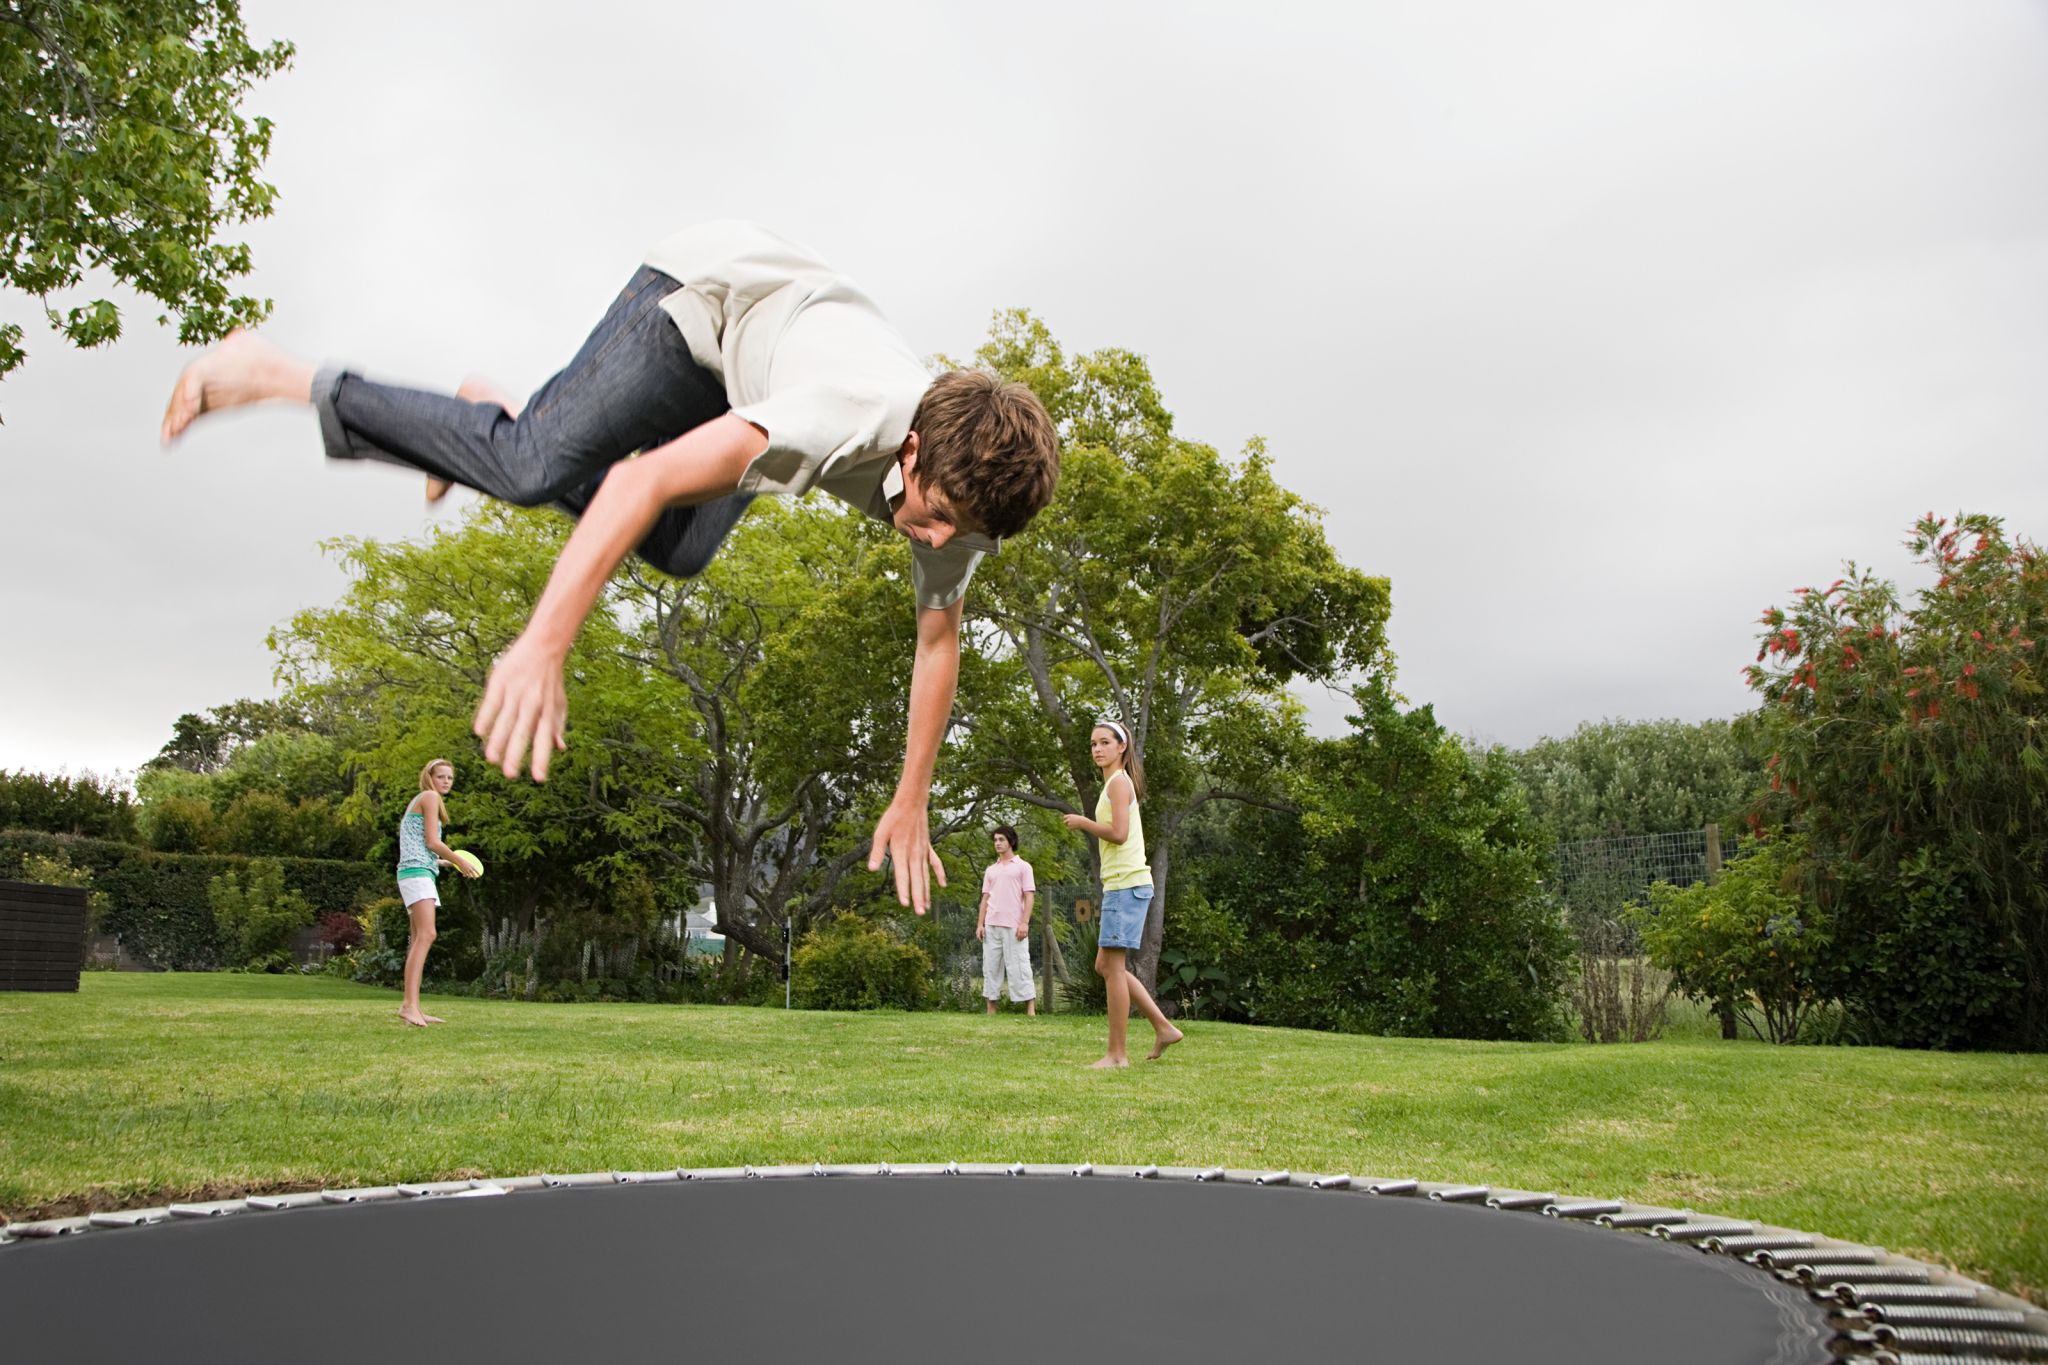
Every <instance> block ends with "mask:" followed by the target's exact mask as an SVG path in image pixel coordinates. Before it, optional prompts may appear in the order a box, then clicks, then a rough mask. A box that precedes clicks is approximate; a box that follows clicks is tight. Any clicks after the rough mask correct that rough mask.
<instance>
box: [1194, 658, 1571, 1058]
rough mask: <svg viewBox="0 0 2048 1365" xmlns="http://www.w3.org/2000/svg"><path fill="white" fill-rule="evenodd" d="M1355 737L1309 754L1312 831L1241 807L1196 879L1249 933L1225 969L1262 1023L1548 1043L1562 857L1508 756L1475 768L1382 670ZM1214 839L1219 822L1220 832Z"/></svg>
mask: <svg viewBox="0 0 2048 1365" xmlns="http://www.w3.org/2000/svg"><path fill="white" fill-rule="evenodd" d="M1353 698H1354V700H1355V702H1356V704H1357V712H1356V714H1355V715H1353V716H1352V718H1351V723H1352V732H1351V733H1350V734H1349V735H1346V736H1344V737H1342V738H1340V739H1332V740H1305V741H1303V744H1302V751H1301V753H1300V754H1299V756H1298V758H1297V759H1296V761H1294V762H1293V763H1292V764H1290V765H1289V770H1290V775H1289V780H1290V789H1291V790H1292V792H1293V793H1294V795H1295V796H1296V798H1297V800H1298V802H1299V806H1300V814H1299V815H1298V816H1294V815H1288V814H1285V813H1281V812H1275V811H1272V810H1269V809H1266V808H1262V807H1251V806H1244V807H1240V808H1239V809H1237V810H1236V811H1235V812H1234V813H1233V814H1232V815H1231V817H1230V818H1229V820H1228V823H1227V828H1226V830H1225V831H1224V832H1223V837H1220V838H1219V837H1216V835H1215V833H1214V832H1212V831H1208V830H1205V831H1204V833H1205V835H1206V836H1207V837H1205V838H1204V839H1203V840H1202V845H1203V848H1202V851H1201V853H1200V855H1199V861H1198V862H1193V863H1191V865H1190V866H1189V867H1188V869H1187V871H1188V872H1189V873H1190V874H1192V875H1191V876H1190V877H1189V878H1188V879H1187V880H1188V882H1189V883H1190V885H1191V886H1195V885H1198V886H1199V888H1200V895H1201V899H1202V900H1204V901H1205V902H1206V903H1207V905H1208V906H1210V907H1211V908H1212V909H1214V910H1215V911H1218V912H1221V913H1222V914H1224V915H1226V916H1228V917H1229V918H1230V919H1231V920H1232V921H1234V922H1235V924H1236V925H1237V926H1238V934H1237V935H1236V937H1237V938H1238V940H1239V946H1233V947H1229V948H1226V950H1225V951H1224V953H1223V954H1222V956H1221V958H1220V959H1219V960H1218V961H1217V962H1216V963H1215V965H1217V966H1218V967H1220V968H1221V969H1222V976H1223V977H1224V978H1225V979H1227V980H1228V981H1229V982H1231V983H1232V985H1233V987H1234V990H1235V993H1236V994H1237V995H1238V997H1239V998H1240V999H1241V1001H1242V1004H1243V1012H1244V1013H1245V1015H1246V1016H1247V1017H1248V1018H1250V1019H1251V1020H1252V1021H1254V1022H1258V1023H1270V1024H1282V1025H1288V1026H1292V1027H1305V1028H1326V1029H1339V1030H1345V1031H1354V1032H1368V1033H1382V1034H1400V1035H1413V1036H1424V1037H1427V1036H1435V1037H1456V1038H1522V1039H1540V1038H1552V1037H1556V1036H1558V1034H1559V1033H1560V1032H1561V1029H1562V1022H1561V1017H1560V1014H1559V1009H1558V1006H1559V1001H1560V995H1561V989H1562V982H1563V980H1564V976H1565V973H1566V970H1567V969H1568V967H1569V966H1570V963H1571V955H1572V946H1571V939H1570V935H1569V933H1568V932H1567V931H1566V929H1565V927H1564V924H1563V922H1562V919H1561V918H1560V916H1559V914H1558V912H1557V909H1556V907H1555V906H1554V905H1553V904H1552V902H1551V901H1550V900H1549V899H1548V898H1547V897H1545V896H1544V894H1543V892H1542V885H1541V881H1540V878H1541V876H1542V872H1543V868H1544V866H1545V863H1546V854H1547V851H1548V850H1547V845H1546V843H1545V841H1544V840H1543V838H1542V837H1541V836H1540V835H1539V834H1538V833H1537V831H1536V829H1535V827H1534V826H1533V824H1532V823H1531V822H1530V820H1529V818H1528V815H1527V812H1526V810H1525V808H1524V806H1523V803H1522V795H1521V792H1520V790H1519V788H1518V786H1517V784H1516V781H1515V776H1514V770H1513V768H1512V766H1511V765H1510V763H1509V762H1508V759H1507V757H1506V755H1505V754H1504V753H1503V752H1502V751H1500V750H1497V749H1496V750H1490V751H1486V752H1478V751H1475V750H1473V749H1470V748H1468V747H1467V745H1466V744H1465V743H1464V742H1462V741H1461V740H1459V739H1458V738H1457V737H1456V736H1455V735H1452V734H1450V733H1449V732H1448V731H1447V730H1445V729H1444V728H1443V726H1441V725H1440V724H1438V722H1437V720H1436V718H1435V715H1434V714H1433V712H1432V711H1431V709H1430V708H1429V707H1427V706H1422V707H1416V708H1413V709H1410V710H1403V709H1402V704H1401V701H1400V699H1399V697H1398V695H1397V694H1396V693H1395V691H1394V688H1393V685H1392V679H1391V678H1390V677H1389V676H1388V674H1387V673H1386V672H1385V671H1384V670H1376V671H1375V672H1374V673H1373V674H1372V675H1371V676H1370V677H1369V678H1368V679H1367V681H1366V682H1365V683H1364V684H1363V685H1361V686H1359V687H1358V688H1356V689H1355V690H1354V692H1353ZM1207 823H1208V822H1204V824H1207Z"/></svg>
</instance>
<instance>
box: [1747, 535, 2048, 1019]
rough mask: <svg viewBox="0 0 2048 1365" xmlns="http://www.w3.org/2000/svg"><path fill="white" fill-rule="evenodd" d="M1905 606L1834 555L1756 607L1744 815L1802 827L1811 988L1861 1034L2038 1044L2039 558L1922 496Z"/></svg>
mask: <svg viewBox="0 0 2048 1365" xmlns="http://www.w3.org/2000/svg"><path fill="white" fill-rule="evenodd" d="M1907 545H1908V546H1909V548H1911V550H1912V552H1913V553H1914V555H1915V556H1917V557H1918V558H1919V560H1920V561H1921V563H1922V564H1924V565H1925V566H1926V569H1927V571H1928V573H1929V574H1930V575H1932V576H1933V578H1934V580H1935V581H1934V583H1933V585H1932V586H1931V587H1927V588H1923V589H1922V590H1921V591H1920V592H1919V594H1918V595H1917V597H1916V598H1915V600H1914V602H1913V604H1912V605H1911V606H1910V607H1909V606H1906V605H1904V604H1903V603H1902V602H1901V601H1900V598H1899V593H1898V590H1897V588H1896V587H1894V585H1893V584H1891V583H1890V582H1888V581H1886V580H1884V579H1881V578H1879V577H1877V576H1876V575H1875V574H1872V573H1870V572H1869V571H1867V570H1861V569H1859V568H1858V567H1857V566H1856V565H1855V564H1854V563H1851V564H1849V565H1848V566H1847V567H1846V569H1845V570H1844V573H1843V576H1842V577H1841V578H1839V579H1837V580H1835V582H1834V583H1832V584H1831V585H1830V586H1828V587H1827V588H1824V589H1814V588H1800V589H1798V590H1797V591H1796V593H1795V594H1794V601H1793V605H1792V607H1791V608H1790V609H1789V610H1786V609H1782V608H1779V607H1775V606H1773V607H1770V608H1768V609H1767V610H1766V611H1765V612H1764V614H1763V617H1762V618H1761V624H1762V626H1763V628H1764V629H1763V635H1762V640H1761V647H1760V648H1759V649H1758V651H1757V657H1756V662H1755V663H1754V664H1753V665H1751V666H1750V668H1749V670H1748V677H1749V683H1750V686H1751V687H1752V688H1753V689H1754V690H1755V692H1756V693H1757V695H1758V698H1759V707H1758V709H1757V711H1756V713H1755V714H1754V716H1753V717H1751V718H1749V719H1748V720H1747V721H1746V722H1745V725H1746V726H1747V727H1748V729H1749V730H1750V732H1751V733H1752V734H1753V735H1754V737H1755V741H1756V743H1757V744H1758V745H1759V748H1760V750H1761V751H1763V752H1767V753H1768V754H1769V755H1770V757H1769V758H1768V759H1767V760H1766V766H1767V768H1768V771H1769V773H1770V783H1769V785H1770V790H1769V792H1768V793H1767V794H1766V796H1765V798H1764V800H1763V801H1762V802H1760V803H1759V806H1758V808H1757V809H1756V810H1755V811H1754V812H1753V814H1752V819H1753V821H1754V822H1755V824H1756V825H1757V827H1759V828H1762V827H1766V826H1778V825H1783V826H1785V827H1787V828H1790V829H1792V830H1794V831H1796V832H1799V833H1803V834H1805V835H1806V836H1807V840H1808V847H1809V849H1810V857H1809V859H1808V861H1807V864H1806V876H1807V887H1806V892H1807V895H1808V896H1809V897H1810V898H1811V899H1812V900H1813V901H1814V902H1815V903H1816V904H1818V905H1819V906H1820V907H1821V908H1822V909H1823V910H1825V911H1826V912H1827V915H1828V918H1829V920H1830V923H1831V926H1832V933H1833V948H1834V950H1833V953H1832V954H1831V956H1830V965H1831V967H1832V969H1833V971H1834V973H1835V975H1834V979H1833V983H1832V987H1831V993H1832V994H1834V995H1836V996H1837V997H1839V998H1840V999H1842V1000H1843V1001H1844V1002H1845V1003H1846V1004H1847V1005H1848V1007H1849V1011H1850V1014H1851V1016H1852V1019H1853V1020H1854V1022H1855V1023H1856V1024H1857V1025H1858V1027H1859V1029H1860V1031H1861V1032H1862V1034H1863V1036H1865V1037H1866V1038H1868V1039H1869V1040H1870V1041H1873V1042H1885V1043H1894V1044H1898V1045H1903V1046H1917V1047H2011V1046H2020V1047H2026V1048H2032V1049H2039V1048H2042V1047H2048V880H2044V879H2043V877H2042V875H2041V869H2042V868H2043V867H2044V866H2048V746H2044V742H2043V735H2044V731H2048V690H2044V687H2043V678H2042V672H2041V651H2042V644H2043V641H2044V640H2048V558H2044V556H2043V555H2042V552H2041V549H2040V547H2039V546H2037V545H2034V544H2033V543H2031V542H2028V541H2026V540H2021V539H2012V538H2009V537H2008V536H2007V535H2006V533H2005V528H2004V524H2003V523H2002V522H2001V521H2000V520H1999V519H1998V518H1996V517H1990V516H1983V515H1965V516H1958V517H1956V518H1955V519H1954V520H1953V521H1951V520H1949V519H1948V518H1944V517H1936V516H1934V515H1933V514H1932V513H1929V514H1928V515H1927V516H1925V517H1923V518H1921V519H1920V520H1919V522H1917V523H1916V524H1915V526H1914V528H1913V532H1912V535H1911V538H1910V539H1909V540H1908V541H1907Z"/></svg>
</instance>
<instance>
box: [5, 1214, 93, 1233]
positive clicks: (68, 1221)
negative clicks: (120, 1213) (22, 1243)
mask: <svg viewBox="0 0 2048 1365" xmlns="http://www.w3.org/2000/svg"><path fill="white" fill-rule="evenodd" d="M91 1228H92V1220H91V1219H88V1218H46V1219H43V1220H41V1221H40V1222H35V1223H16V1224H14V1225H13V1226H12V1228H11V1229H10V1230H11V1231H12V1232H13V1233H14V1234H15V1235H16V1236H19V1237H71V1236H74V1235H76V1234H78V1233H81V1232H87V1231H90V1230H91Z"/></svg>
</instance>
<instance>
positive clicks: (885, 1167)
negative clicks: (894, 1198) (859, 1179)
mask: <svg viewBox="0 0 2048 1365" xmlns="http://www.w3.org/2000/svg"><path fill="white" fill-rule="evenodd" d="M875 1174H876V1175H894V1174H896V1170H895V1168H894V1167H892V1166H891V1165H890V1164H889V1163H888V1162H886V1161H884V1162H883V1163H882V1164H881V1165H879V1166H877V1167H875Z"/></svg>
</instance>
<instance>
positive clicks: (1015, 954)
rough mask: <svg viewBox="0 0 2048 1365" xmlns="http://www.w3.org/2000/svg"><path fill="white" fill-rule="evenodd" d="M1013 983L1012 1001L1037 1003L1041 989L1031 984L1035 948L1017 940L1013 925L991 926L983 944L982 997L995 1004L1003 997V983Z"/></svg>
mask: <svg viewBox="0 0 2048 1365" xmlns="http://www.w3.org/2000/svg"><path fill="white" fill-rule="evenodd" d="M1006 979H1007V980H1008V981H1009V983H1010V999H1012V1000H1014V1001H1018V1002H1022V1001H1025V1000H1036V999H1037V998H1038V987H1036V986H1034V985H1033V984H1032V983H1031V944H1030V941H1029V940H1027V939H1020V938H1018V937H1017V930H1016V928H1015V926H1013V925H1005V924H991V925H989V926H988V927H987V929H986V931H985V936H984V937H983V939H982V941H981V994H982V996H983V998H985V999H988V1000H994V999H995V998H997V997H998V996H999V995H1001V994H1002V990H1003V982H1004V981H1005V980H1006Z"/></svg>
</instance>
